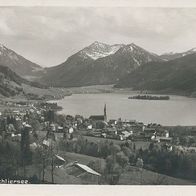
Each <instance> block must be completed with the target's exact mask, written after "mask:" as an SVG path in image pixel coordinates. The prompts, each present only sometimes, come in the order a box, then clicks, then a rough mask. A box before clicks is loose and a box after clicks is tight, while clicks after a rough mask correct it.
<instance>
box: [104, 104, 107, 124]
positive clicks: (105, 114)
mask: <svg viewBox="0 0 196 196" xmlns="http://www.w3.org/2000/svg"><path fill="white" fill-rule="evenodd" d="M104 121H105V122H107V112H106V104H105V105H104Z"/></svg>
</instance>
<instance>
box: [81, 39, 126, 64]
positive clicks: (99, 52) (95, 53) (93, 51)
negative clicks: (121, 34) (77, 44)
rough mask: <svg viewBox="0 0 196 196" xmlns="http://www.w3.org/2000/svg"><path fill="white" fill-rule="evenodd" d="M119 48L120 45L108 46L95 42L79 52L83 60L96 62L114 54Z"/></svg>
mask: <svg viewBox="0 0 196 196" xmlns="http://www.w3.org/2000/svg"><path fill="white" fill-rule="evenodd" d="M121 47H122V45H121V44H115V45H109V44H105V43H101V42H98V41H95V42H93V43H92V44H91V45H90V46H88V47H86V48H84V49H83V50H81V51H80V54H81V55H82V56H83V57H84V58H87V57H90V58H91V59H94V60H96V59H99V58H103V57H106V56H109V55H111V54H114V53H115V52H116V51H117V50H119V49H120V48H121Z"/></svg>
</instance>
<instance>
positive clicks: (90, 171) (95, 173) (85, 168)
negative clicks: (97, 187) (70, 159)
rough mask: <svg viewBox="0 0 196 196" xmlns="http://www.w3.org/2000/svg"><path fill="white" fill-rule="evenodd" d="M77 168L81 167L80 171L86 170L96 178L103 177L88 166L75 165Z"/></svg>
mask: <svg viewBox="0 0 196 196" xmlns="http://www.w3.org/2000/svg"><path fill="white" fill-rule="evenodd" d="M74 165H75V166H77V167H79V168H80V169H82V170H84V171H85V172H87V173H90V174H93V175H96V176H101V174H100V173H98V172H96V171H95V170H93V169H91V168H90V167H88V166H87V165H83V164H81V163H75V164H74Z"/></svg>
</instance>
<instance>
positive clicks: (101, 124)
mask: <svg viewBox="0 0 196 196" xmlns="http://www.w3.org/2000/svg"><path fill="white" fill-rule="evenodd" d="M89 120H91V121H92V126H93V128H95V129H103V128H105V127H106V125H107V123H106V122H105V117H104V115H94V116H90V117H89Z"/></svg>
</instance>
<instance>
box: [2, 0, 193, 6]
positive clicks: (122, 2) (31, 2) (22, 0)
mask: <svg viewBox="0 0 196 196" xmlns="http://www.w3.org/2000/svg"><path fill="white" fill-rule="evenodd" d="M0 6H74V7H76V6H77V7H119V6H120V7H196V1H195V0H0Z"/></svg>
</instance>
